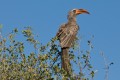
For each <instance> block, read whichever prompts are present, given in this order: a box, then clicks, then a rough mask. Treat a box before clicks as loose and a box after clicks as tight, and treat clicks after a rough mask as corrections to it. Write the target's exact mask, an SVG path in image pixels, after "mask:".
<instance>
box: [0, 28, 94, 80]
mask: <svg viewBox="0 0 120 80" xmlns="http://www.w3.org/2000/svg"><path fill="white" fill-rule="evenodd" d="M21 34H22V38H21V37H20V36H19V35H21ZM36 37H37V36H35V35H33V32H32V29H31V28H30V27H26V28H25V30H22V31H18V29H14V30H12V32H11V33H9V34H8V35H7V36H2V33H1V35H0V80H54V79H55V80H67V79H70V80H89V79H91V78H93V77H94V74H95V72H94V71H93V69H92V65H91V63H90V51H91V49H93V46H92V43H91V41H90V40H89V41H88V46H89V48H90V49H89V50H85V51H81V50H80V46H79V37H78V39H77V40H76V42H75V45H74V47H73V48H72V49H70V51H69V57H70V60H71V67H72V72H71V74H72V75H71V76H69V75H67V72H66V71H65V70H63V69H61V56H60V55H61V50H60V46H59V44H58V42H57V40H56V39H55V38H52V39H51V40H50V41H49V42H48V43H47V44H46V45H42V43H40V41H38V40H36ZM20 39H23V40H20ZM28 44H30V46H27V45H28ZM27 48H28V49H27ZM30 48H31V49H32V52H30V51H28V50H29V49H30ZM76 54H77V55H76ZM74 66H76V67H77V68H76V69H78V70H77V72H76V71H74V70H75V67H74ZM85 71H86V72H85Z"/></svg>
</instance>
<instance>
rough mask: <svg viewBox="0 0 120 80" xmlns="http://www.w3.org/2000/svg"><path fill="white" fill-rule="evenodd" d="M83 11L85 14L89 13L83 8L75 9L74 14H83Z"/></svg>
mask: <svg viewBox="0 0 120 80" xmlns="http://www.w3.org/2000/svg"><path fill="white" fill-rule="evenodd" d="M83 13H86V14H90V13H89V12H88V11H87V10H84V9H76V14H77V15H78V14H83Z"/></svg>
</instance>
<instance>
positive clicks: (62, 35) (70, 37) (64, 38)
mask: <svg viewBox="0 0 120 80" xmlns="http://www.w3.org/2000/svg"><path fill="white" fill-rule="evenodd" d="M77 30H78V29H77V28H76V27H74V26H73V27H70V26H68V25H62V26H61V27H60V29H59V31H58V33H57V37H58V39H59V40H60V45H61V47H62V48H65V47H68V48H69V47H71V46H72V45H73V42H74V39H75V37H76V34H77Z"/></svg>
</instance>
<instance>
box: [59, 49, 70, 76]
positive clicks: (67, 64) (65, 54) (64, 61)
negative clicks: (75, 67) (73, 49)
mask: <svg viewBox="0 0 120 80" xmlns="http://www.w3.org/2000/svg"><path fill="white" fill-rule="evenodd" d="M68 51H69V48H62V54H61V60H62V68H63V69H64V70H65V71H66V72H67V73H68V74H70V72H71V66H70V59H69V54H68Z"/></svg>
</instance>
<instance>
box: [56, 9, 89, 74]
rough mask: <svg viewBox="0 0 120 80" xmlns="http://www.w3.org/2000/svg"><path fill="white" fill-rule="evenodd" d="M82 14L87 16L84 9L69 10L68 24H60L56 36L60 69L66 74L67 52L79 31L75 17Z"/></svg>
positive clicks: (68, 70) (67, 68) (68, 63)
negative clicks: (58, 45) (58, 46)
mask: <svg viewBox="0 0 120 80" xmlns="http://www.w3.org/2000/svg"><path fill="white" fill-rule="evenodd" d="M83 13H86V14H89V12H88V11H87V10H85V9H72V10H70V11H69V12H68V16H67V19H68V22H67V23H64V24H62V25H61V26H60V28H59V30H58V32H57V34H56V37H57V39H58V40H59V42H60V46H61V62H62V64H61V67H62V68H63V69H64V70H65V71H67V72H68V73H69V72H70V59H69V53H68V52H69V49H70V48H71V47H72V46H73V45H74V41H75V39H76V35H77V33H78V30H79V26H78V24H77V20H76V17H77V16H78V15H79V14H83Z"/></svg>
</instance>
